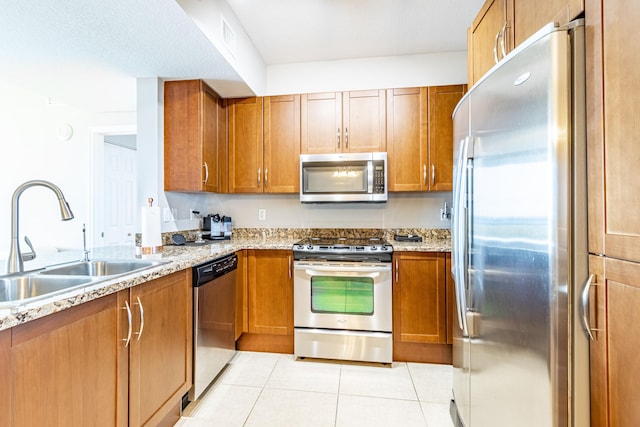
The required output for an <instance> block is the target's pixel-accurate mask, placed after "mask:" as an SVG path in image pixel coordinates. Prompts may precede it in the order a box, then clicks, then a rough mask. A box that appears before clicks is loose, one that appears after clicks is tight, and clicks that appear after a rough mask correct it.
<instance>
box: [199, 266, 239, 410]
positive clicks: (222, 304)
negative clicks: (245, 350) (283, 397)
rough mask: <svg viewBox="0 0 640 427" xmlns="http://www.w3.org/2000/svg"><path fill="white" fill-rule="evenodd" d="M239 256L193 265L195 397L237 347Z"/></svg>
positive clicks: (222, 366)
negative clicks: (236, 307) (237, 274)
mask: <svg viewBox="0 0 640 427" xmlns="http://www.w3.org/2000/svg"><path fill="white" fill-rule="evenodd" d="M237 268H238V257H237V255H236V254H233V255H228V256H225V257H222V258H218V259H215V260H213V261H207V262H203V263H201V264H197V265H195V266H194V267H193V320H194V322H193V387H192V389H191V391H190V392H189V400H190V401H194V400H196V399H198V397H200V395H201V394H202V392H203V391H204V390H205V389H206V388H207V387H208V386H209V384H211V382H212V381H213V379H214V378H215V377H216V376H217V375H218V374H219V373H220V371H222V369H223V368H224V367H225V366H226V364H227V363H228V362H229V360H231V358H232V357H233V355H234V354H235V351H236V341H235V324H236V322H235V318H236V310H235V305H236V270H237Z"/></svg>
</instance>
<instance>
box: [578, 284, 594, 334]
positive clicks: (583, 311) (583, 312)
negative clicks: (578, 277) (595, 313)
mask: <svg viewBox="0 0 640 427" xmlns="http://www.w3.org/2000/svg"><path fill="white" fill-rule="evenodd" d="M593 278H594V275H593V274H592V275H590V276H589V278H588V279H587V283H585V284H584V288H583V289H582V295H581V298H580V317H581V318H582V327H583V328H584V330H585V332H586V333H587V336H588V337H589V340H590V341H593V340H594V339H595V338H594V337H593V334H592V333H591V331H592V330H596V329H591V325H590V324H589V314H590V311H591V310H590V308H589V289H590V288H591V283H592V282H593Z"/></svg>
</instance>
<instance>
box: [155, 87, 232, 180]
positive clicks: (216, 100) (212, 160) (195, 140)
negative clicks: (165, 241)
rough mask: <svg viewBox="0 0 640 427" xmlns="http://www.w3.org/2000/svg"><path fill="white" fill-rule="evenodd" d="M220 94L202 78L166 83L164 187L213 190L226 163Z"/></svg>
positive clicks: (223, 171)
mask: <svg viewBox="0 0 640 427" xmlns="http://www.w3.org/2000/svg"><path fill="white" fill-rule="evenodd" d="M223 114H224V111H222V101H221V100H220V97H219V96H218V95H217V94H216V93H215V92H214V91H213V90H212V89H211V88H209V87H208V86H207V85H206V84H205V83H204V82H202V81H201V80H184V81H168V82H165V85H164V187H165V188H164V189H165V190H166V191H203V190H204V191H213V192H220V191H222V190H223V188H221V186H220V178H221V175H222V174H224V173H225V172H226V171H225V170H224V163H225V161H224V160H225V157H224V156H225V152H224V149H225V145H226V144H224V141H225V137H224V122H223V121H222V120H221V118H223Z"/></svg>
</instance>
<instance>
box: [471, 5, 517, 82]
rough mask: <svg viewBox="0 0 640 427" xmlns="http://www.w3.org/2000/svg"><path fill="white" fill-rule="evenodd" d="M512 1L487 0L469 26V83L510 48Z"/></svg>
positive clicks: (475, 79) (475, 80) (483, 72)
mask: <svg viewBox="0 0 640 427" xmlns="http://www.w3.org/2000/svg"><path fill="white" fill-rule="evenodd" d="M512 1H513V0H487V1H486V2H485V3H484V5H483V6H482V8H481V9H480V11H479V12H478V15H476V18H475V19H474V21H473V23H472V24H471V27H469V30H468V34H467V40H468V43H467V44H468V46H467V56H468V60H467V62H468V73H469V85H472V84H474V83H475V82H477V81H478V80H480V77H482V76H483V75H484V74H485V73H486V72H487V71H489V69H490V68H491V67H493V66H494V65H495V64H496V63H497V62H498V60H499V59H502V58H503V57H504V56H505V55H506V54H507V53H509V51H511V49H513V19H512V18H511V15H512V12H511V9H510V7H511V5H512Z"/></svg>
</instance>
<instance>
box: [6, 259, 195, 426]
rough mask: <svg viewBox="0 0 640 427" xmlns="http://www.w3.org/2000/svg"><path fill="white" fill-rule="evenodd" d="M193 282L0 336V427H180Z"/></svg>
mask: <svg viewBox="0 0 640 427" xmlns="http://www.w3.org/2000/svg"><path fill="white" fill-rule="evenodd" d="M190 274H191V272H190V270H184V271H180V272H177V273H174V274H171V275H168V276H165V277H162V278H159V279H156V280H152V281H149V282H147V283H144V284H141V285H139V286H136V287H133V288H131V289H130V290H124V291H121V292H119V293H117V294H111V295H108V296H105V297H102V298H99V299H97V300H94V301H90V302H87V303H84V304H81V305H78V306H75V307H72V308H70V309H67V310H64V311H61V312H59V313H55V314H51V315H49V316H46V317H43V318H40V319H37V320H33V321H31V322H28V323H25V324H23V325H20V326H16V327H14V328H13V329H11V330H7V331H2V332H0V363H1V364H0V373H2V374H3V375H2V378H3V379H6V381H3V384H2V385H1V386H0V424H1V425H3V426H4V425H6V426H12V427H20V426H25V427H33V426H45V425H48V426H110V427H113V426H127V425H128V426H142V425H148V426H157V425H173V424H174V423H175V422H176V421H177V420H178V418H179V411H180V403H181V397H182V396H183V395H184V394H185V393H186V392H187V390H188V389H189V387H191V328H192V326H191V324H192V315H191V311H192V309H191V301H192V300H191V298H192V287H191V281H190ZM127 306H128V307H129V309H130V310H131V320H132V321H131V323H130V322H129V320H128V312H127V310H126V308H127ZM129 326H131V332H132V333H131V339H130V341H129V342H128V344H127V343H126V337H127V335H128V332H129ZM125 345H126V347H125Z"/></svg>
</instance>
